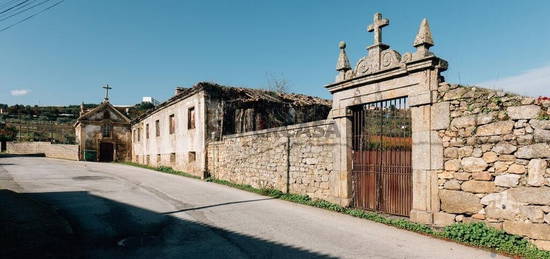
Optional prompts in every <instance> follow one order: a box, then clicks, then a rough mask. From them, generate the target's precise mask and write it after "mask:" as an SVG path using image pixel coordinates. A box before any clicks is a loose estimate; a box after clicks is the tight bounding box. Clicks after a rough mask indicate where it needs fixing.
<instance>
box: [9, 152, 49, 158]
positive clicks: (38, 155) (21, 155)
mask: <svg viewBox="0 0 550 259" xmlns="http://www.w3.org/2000/svg"><path fill="white" fill-rule="evenodd" d="M3 157H46V154H44V153H34V154H8V153H0V158H3Z"/></svg>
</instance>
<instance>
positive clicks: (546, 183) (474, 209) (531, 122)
mask: <svg viewBox="0 0 550 259" xmlns="http://www.w3.org/2000/svg"><path fill="white" fill-rule="evenodd" d="M438 102H439V105H440V107H443V108H442V109H441V112H442V113H448V114H449V116H450V124H449V126H448V127H447V128H446V129H443V130H439V131H438V134H439V137H441V140H442V143H443V146H444V170H442V171H441V172H440V173H439V174H438V185H439V198H440V201H441V212H440V213H436V214H435V215H434V223H435V224H437V225H448V224H451V223H453V222H469V221H479V220H482V221H485V222H486V223H488V224H489V225H491V226H493V227H496V228H498V229H504V230H505V231H507V232H509V233H513V234H518V235H521V236H525V237H527V238H529V239H531V240H532V241H533V242H534V243H535V244H536V245H537V246H539V247H540V248H543V249H550V170H549V169H548V160H549V159H550V146H549V142H550V120H549V118H550V109H549V107H550V101H549V100H546V99H545V98H539V99H535V98H530V97H523V96H517V95H513V94H510V93H505V92H502V91H495V90H488V89H483V88H476V87H462V86H457V85H449V84H441V85H440V87H439V89H438Z"/></svg>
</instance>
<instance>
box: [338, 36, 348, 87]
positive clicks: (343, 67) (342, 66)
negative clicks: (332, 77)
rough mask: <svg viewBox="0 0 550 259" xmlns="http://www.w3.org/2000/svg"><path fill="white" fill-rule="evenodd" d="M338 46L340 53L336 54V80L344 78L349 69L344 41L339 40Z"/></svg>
mask: <svg viewBox="0 0 550 259" xmlns="http://www.w3.org/2000/svg"><path fill="white" fill-rule="evenodd" d="M338 48H340V53H339V54H338V61H337V62H336V71H338V75H337V76H336V81H337V82H338V81H342V80H345V79H346V74H347V72H348V71H350V70H351V66H350V64H349V59H348V56H347V55H346V43H345V42H343V41H340V43H338Z"/></svg>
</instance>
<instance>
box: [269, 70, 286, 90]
mask: <svg viewBox="0 0 550 259" xmlns="http://www.w3.org/2000/svg"><path fill="white" fill-rule="evenodd" d="M265 76H266V78H267V89H269V90H270V91H274V92H277V93H288V91H289V84H288V81H287V80H286V79H285V78H284V76H283V74H281V75H280V76H275V75H273V74H272V73H266V75H265Z"/></svg>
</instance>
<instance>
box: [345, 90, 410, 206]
mask: <svg viewBox="0 0 550 259" xmlns="http://www.w3.org/2000/svg"><path fill="white" fill-rule="evenodd" d="M351 111H352V114H353V117H352V123H353V135H352V136H353V141H352V142H353V143H352V144H353V169H352V188H353V190H352V191H353V205H354V206H355V207H356V208H361V209H366V210H374V211H380V212H383V213H388V214H394V215H401V216H409V213H410V210H411V207H412V166H411V144H412V141H411V112H410V109H409V107H408V105H407V98H406V97H402V98H397V99H391V100H386V101H381V102H375V103H368V104H363V105H359V106H354V107H352V108H351Z"/></svg>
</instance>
